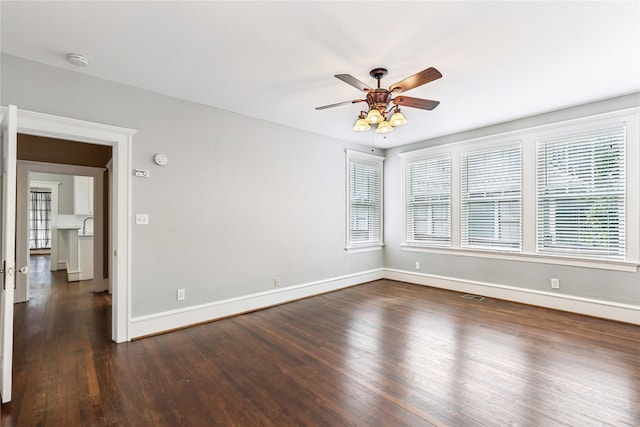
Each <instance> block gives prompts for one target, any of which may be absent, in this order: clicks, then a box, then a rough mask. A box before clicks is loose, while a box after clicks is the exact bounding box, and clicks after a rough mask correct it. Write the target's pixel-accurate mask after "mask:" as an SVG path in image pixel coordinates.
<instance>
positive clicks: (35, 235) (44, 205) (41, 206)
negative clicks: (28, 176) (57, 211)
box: [29, 190, 51, 249]
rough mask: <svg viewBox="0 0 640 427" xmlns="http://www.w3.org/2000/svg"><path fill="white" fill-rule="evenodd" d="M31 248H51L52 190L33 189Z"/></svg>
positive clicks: (30, 227)
mask: <svg viewBox="0 0 640 427" xmlns="http://www.w3.org/2000/svg"><path fill="white" fill-rule="evenodd" d="M29 249H51V192H49V191H39V190H31V191H30V197H29Z"/></svg>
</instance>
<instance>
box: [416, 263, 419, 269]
mask: <svg viewBox="0 0 640 427" xmlns="http://www.w3.org/2000/svg"><path fill="white" fill-rule="evenodd" d="M416 270H420V261H416Z"/></svg>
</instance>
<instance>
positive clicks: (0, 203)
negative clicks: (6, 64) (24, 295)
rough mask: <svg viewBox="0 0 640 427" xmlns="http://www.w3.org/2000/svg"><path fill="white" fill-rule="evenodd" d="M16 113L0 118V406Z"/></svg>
mask: <svg viewBox="0 0 640 427" xmlns="http://www.w3.org/2000/svg"><path fill="white" fill-rule="evenodd" d="M17 118H18V109H17V108H16V106H15V105H10V106H9V108H8V109H7V110H6V112H5V115H4V117H3V118H2V127H1V129H0V132H1V135H0V145H2V147H1V150H0V152H1V153H2V161H0V176H1V178H0V179H1V180H2V183H1V185H0V191H1V192H2V197H0V214H1V215H2V224H1V225H0V262H2V274H0V281H1V282H2V289H1V293H0V365H1V366H0V368H1V369H0V375H1V377H0V395H2V402H3V403H5V402H8V401H10V400H11V369H12V359H13V292H14V289H13V288H14V284H15V258H16V254H15V245H16V147H17V128H16V126H17V123H16V122H17Z"/></svg>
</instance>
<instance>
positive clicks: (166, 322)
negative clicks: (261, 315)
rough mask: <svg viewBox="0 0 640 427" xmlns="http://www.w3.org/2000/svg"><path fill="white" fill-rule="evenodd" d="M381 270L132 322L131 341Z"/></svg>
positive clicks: (332, 288) (360, 279)
mask: <svg viewBox="0 0 640 427" xmlns="http://www.w3.org/2000/svg"><path fill="white" fill-rule="evenodd" d="M383 277H384V271H383V269H382V268H380V269H376V270H369V271H364V272H361V273H355V274H349V275H346V276H340V277H334V278H330V279H326V280H320V281H317V282H312V283H305V284H301V285H296V286H288V287H286V288H282V289H274V290H269V291H266V292H260V293H256V294H252V295H246V296H242V297H237V298H230V299H226V300H222V301H215V302H212V303H208V304H200V305H196V306H191V307H185V308H183V309H179V310H171V311H165V312H162V313H156V314H151V315H148V316H139V317H134V318H132V319H131V324H130V328H129V330H130V332H131V338H138V337H143V336H146V335H153V334H158V333H161V332H166V331H170V330H172V329H178V328H184V327H186V326H190V325H195V324H198V323H203V322H208V321H212V320H216V319H220V318H224V317H228V316H233V315H236V314H241V313H246V312H250V311H254V310H259V309H261V308H266V307H271V306H274V305H278V304H284V303H287V302H290V301H295V300H298V299H302V298H307V297H311V296H314V295H319V294H323V293H326V292H331V291H335V290H338V289H343V288H347V287H350V286H354V285H358V284H360V283H365V282H370V281H372V280H378V279H382V278H383Z"/></svg>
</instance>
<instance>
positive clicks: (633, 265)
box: [401, 245, 640, 273]
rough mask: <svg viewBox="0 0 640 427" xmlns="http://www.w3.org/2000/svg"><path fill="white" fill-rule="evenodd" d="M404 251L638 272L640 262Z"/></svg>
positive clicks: (412, 248)
mask: <svg viewBox="0 0 640 427" xmlns="http://www.w3.org/2000/svg"><path fill="white" fill-rule="evenodd" d="M401 248H402V250H403V251H409V252H430V253H436V254H446V255H457V256H468V257H476V258H491V259H502V260H510V261H523V262H535V263H541V264H554V265H564V266H570V267H583V268H597V269H601V270H614V271H627V272H634V273H635V272H637V271H638V267H639V266H640V264H638V263H637V262H628V261H604V260H596V259H586V258H570V257H558V256H549V255H538V254H524V253H512V252H503V251H488V250H484V251H483V250H471V249H457V248H455V249H454V248H439V247H432V246H415V245H401Z"/></svg>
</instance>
